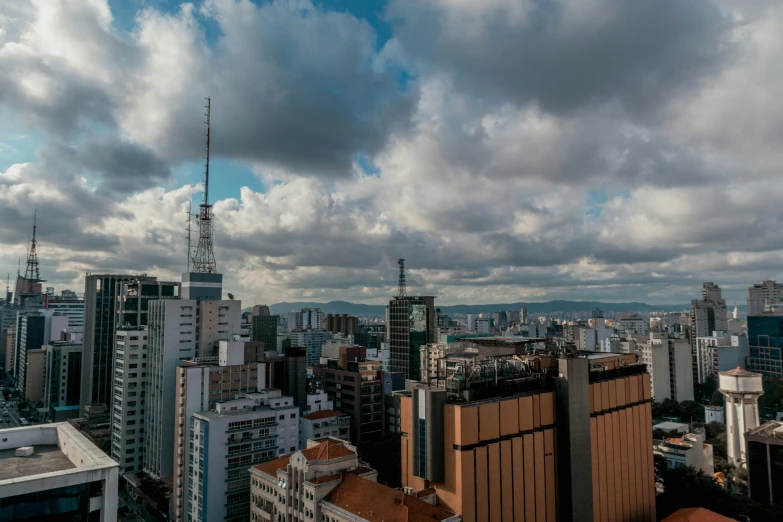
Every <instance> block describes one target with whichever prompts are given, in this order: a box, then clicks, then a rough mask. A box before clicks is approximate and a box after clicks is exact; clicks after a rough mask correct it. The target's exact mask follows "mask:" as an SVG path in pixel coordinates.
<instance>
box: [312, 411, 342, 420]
mask: <svg viewBox="0 0 783 522" xmlns="http://www.w3.org/2000/svg"><path fill="white" fill-rule="evenodd" d="M347 416H348V415H346V414H345V413H340V412H339V411H334V410H320V411H314V412H313V413H308V414H307V415H302V418H303V419H307V420H319V419H328V418H329V417H347Z"/></svg>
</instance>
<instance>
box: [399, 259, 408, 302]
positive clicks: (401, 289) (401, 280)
mask: <svg viewBox="0 0 783 522" xmlns="http://www.w3.org/2000/svg"><path fill="white" fill-rule="evenodd" d="M397 265H398V266H399V267H400V278H399V279H398V280H397V299H404V298H405V294H406V293H407V290H406V288H405V260H404V259H398V260H397Z"/></svg>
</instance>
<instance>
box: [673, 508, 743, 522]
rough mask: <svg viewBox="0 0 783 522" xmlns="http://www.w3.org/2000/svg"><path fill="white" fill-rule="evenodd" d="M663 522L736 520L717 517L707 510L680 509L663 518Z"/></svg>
mask: <svg viewBox="0 0 783 522" xmlns="http://www.w3.org/2000/svg"><path fill="white" fill-rule="evenodd" d="M663 522H736V520H735V519H733V518H729V517H724V516H723V515H719V514H717V513H715V512H714V511H710V510H709V509H704V508H682V509H678V510H677V511H675V512H674V513H672V514H671V515H669V516H668V517H666V518H664V519H663Z"/></svg>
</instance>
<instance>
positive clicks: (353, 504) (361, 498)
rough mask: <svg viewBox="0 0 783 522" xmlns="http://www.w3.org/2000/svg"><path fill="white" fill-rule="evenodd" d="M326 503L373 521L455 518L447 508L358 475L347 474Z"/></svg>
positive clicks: (429, 521) (420, 521)
mask: <svg viewBox="0 0 783 522" xmlns="http://www.w3.org/2000/svg"><path fill="white" fill-rule="evenodd" d="M324 500H325V501H326V502H327V503H329V504H332V505H333V506H336V507H339V508H341V509H344V510H345V511H348V512H349V513H353V514H354V515H356V516H358V517H360V518H362V519H364V520H368V521H370V522H435V521H440V520H445V519H447V518H449V517H453V516H454V514H453V513H451V512H450V511H447V510H445V509H443V508H440V507H437V506H431V505H429V504H427V503H426V502H424V501H423V500H419V499H417V498H416V497H413V496H411V495H406V494H405V493H403V492H402V491H398V490H396V489H392V488H390V487H387V486H384V485H383V484H378V483H377V482H373V481H371V480H367V479H363V478H361V477H359V476H356V475H346V476H345V479H344V480H343V481H342V483H340V485H339V486H337V487H336V488H334V489H333V490H332V492H331V493H329V495H328V496H327V497H326V498H325V499H324Z"/></svg>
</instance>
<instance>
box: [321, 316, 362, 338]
mask: <svg viewBox="0 0 783 522" xmlns="http://www.w3.org/2000/svg"><path fill="white" fill-rule="evenodd" d="M326 329H327V330H328V331H330V332H332V333H341V334H345V335H353V334H355V333H357V332H358V331H359V318H358V317H355V316H353V315H348V314H327V316H326Z"/></svg>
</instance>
